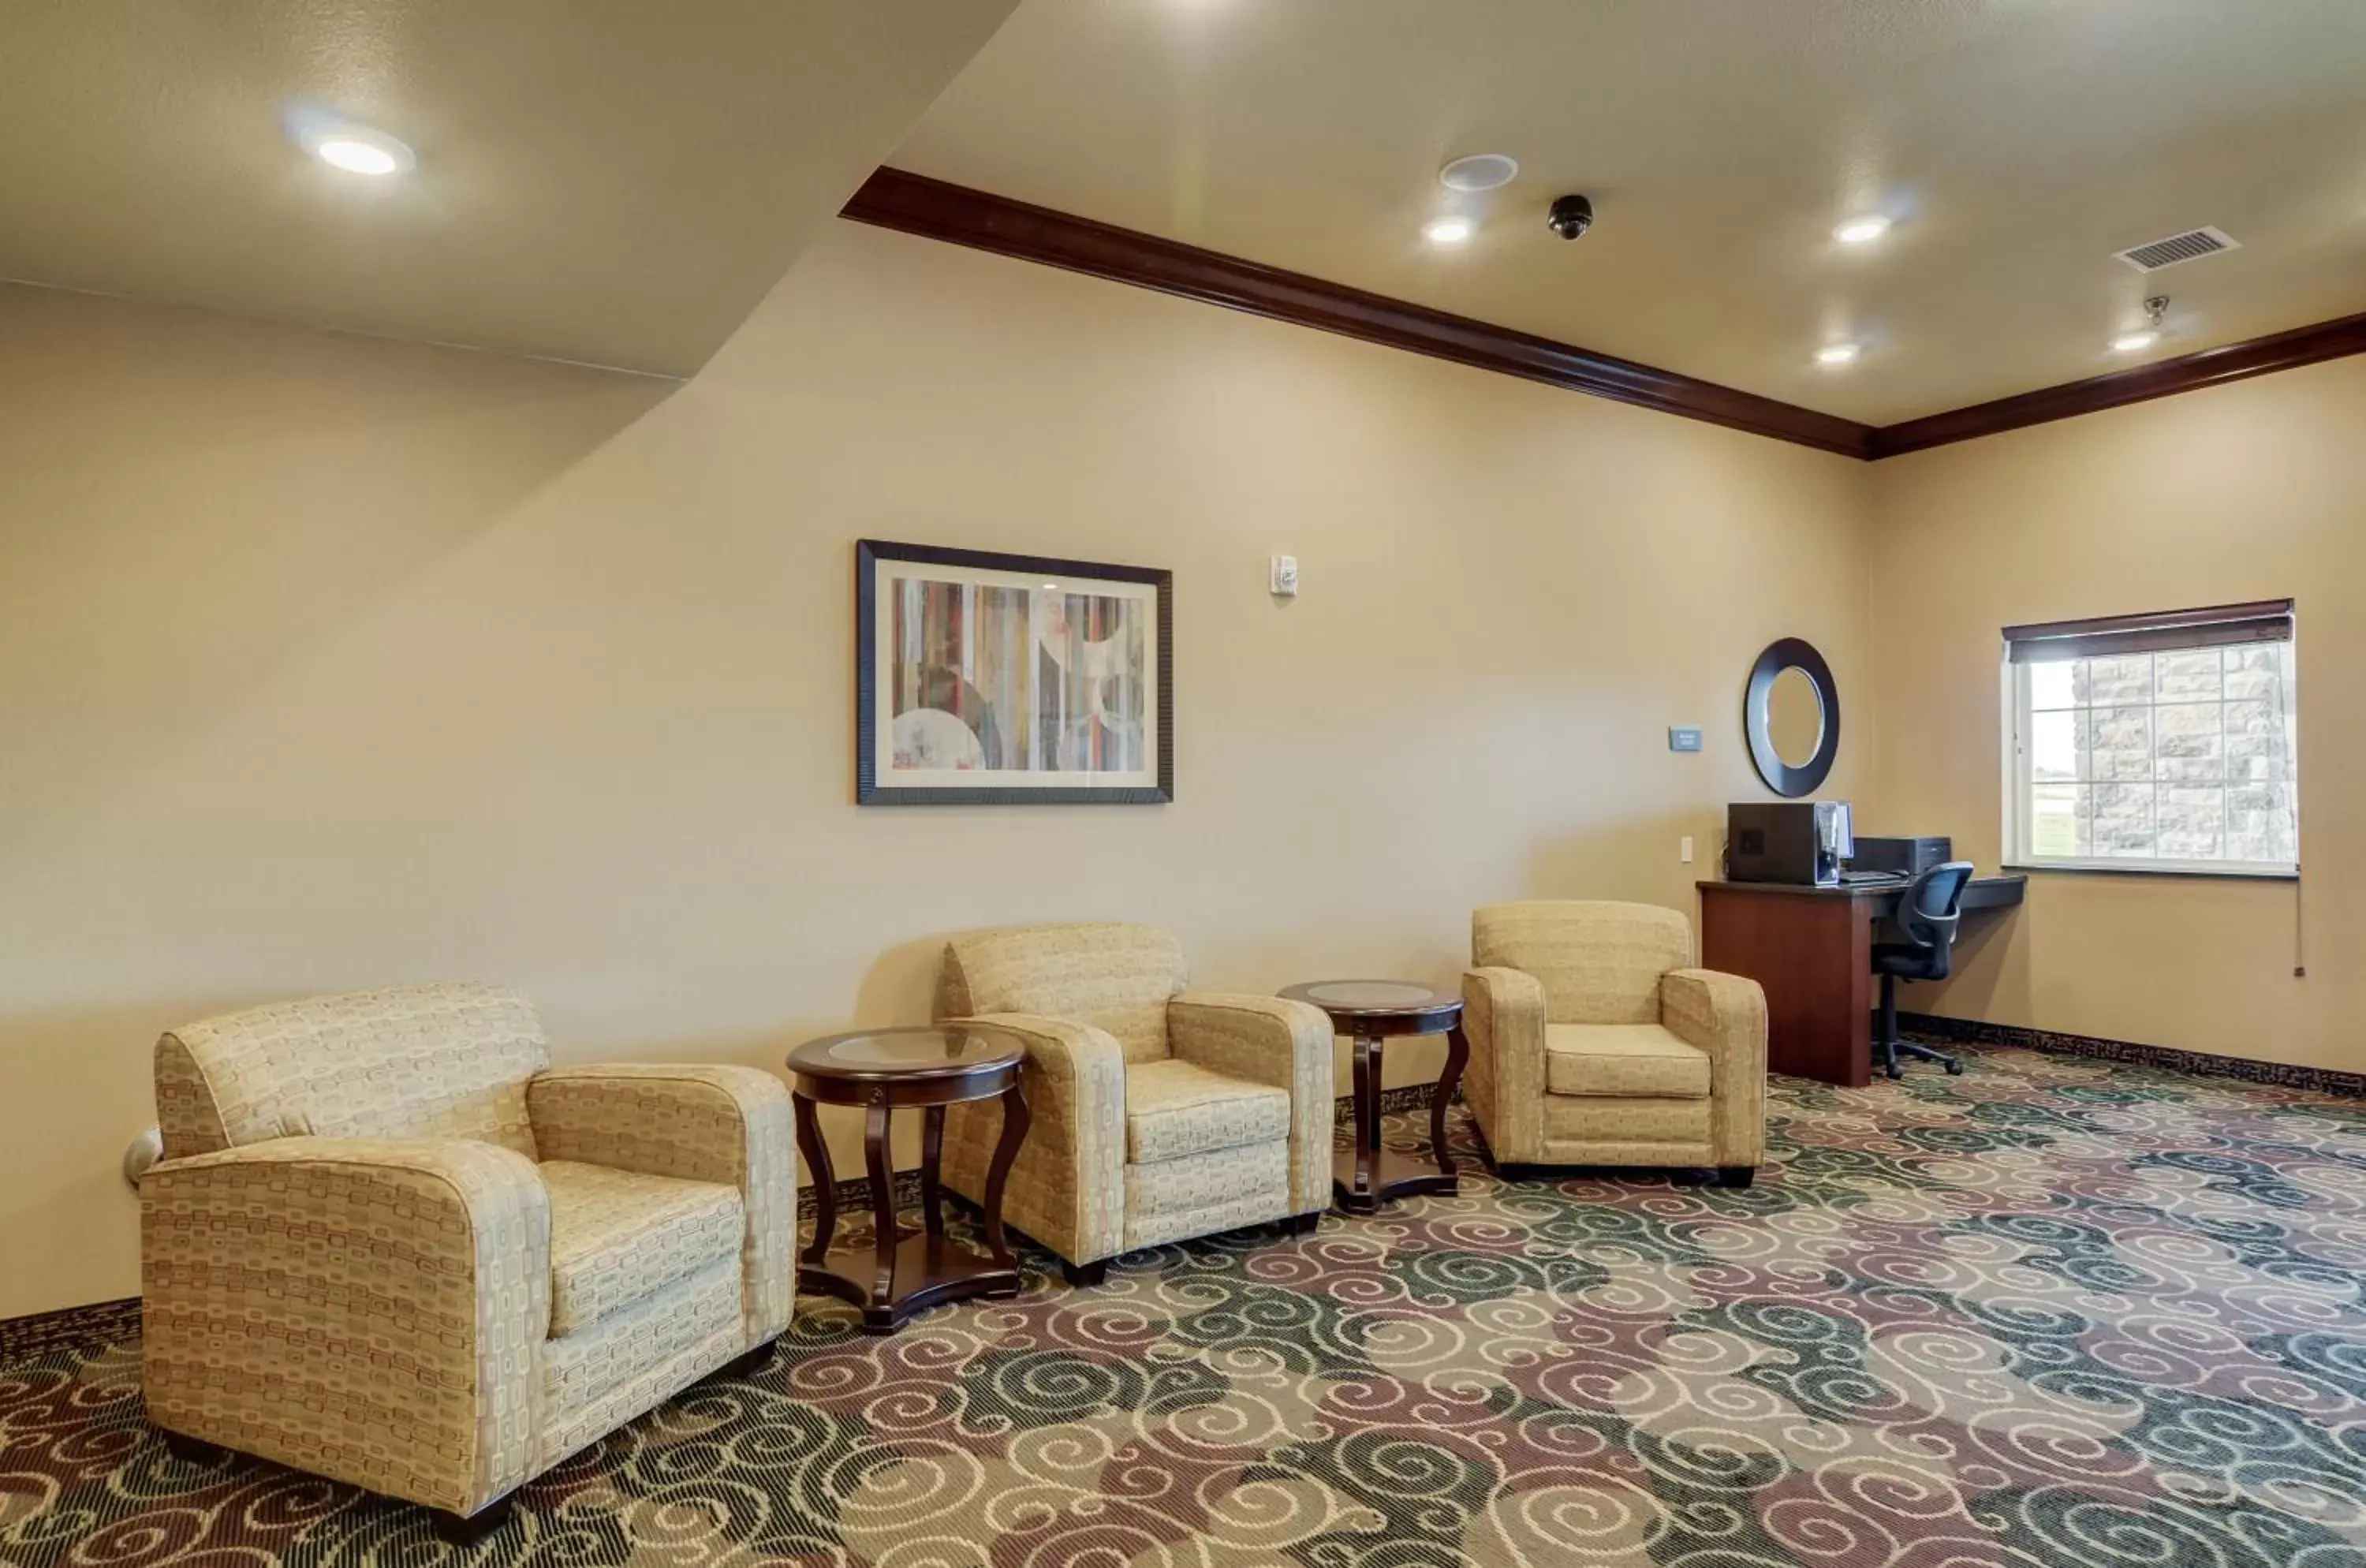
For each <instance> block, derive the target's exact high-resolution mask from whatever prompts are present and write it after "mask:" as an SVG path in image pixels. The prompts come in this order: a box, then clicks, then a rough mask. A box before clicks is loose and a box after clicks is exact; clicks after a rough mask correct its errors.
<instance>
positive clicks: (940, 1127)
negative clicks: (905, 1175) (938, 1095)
mask: <svg viewBox="0 0 2366 1568" xmlns="http://www.w3.org/2000/svg"><path fill="white" fill-rule="evenodd" d="M944 1162H945V1108H944V1107H943V1106H941V1105H931V1106H929V1108H928V1109H927V1110H926V1111H922V1112H921V1113H920V1223H921V1224H923V1225H925V1226H927V1227H928V1232H929V1235H933V1236H941V1235H944V1234H945V1208H944V1193H943V1191H942V1190H941V1189H940V1188H939V1187H938V1186H937V1172H938V1171H939V1170H940V1169H941V1168H943V1166H944Z"/></svg>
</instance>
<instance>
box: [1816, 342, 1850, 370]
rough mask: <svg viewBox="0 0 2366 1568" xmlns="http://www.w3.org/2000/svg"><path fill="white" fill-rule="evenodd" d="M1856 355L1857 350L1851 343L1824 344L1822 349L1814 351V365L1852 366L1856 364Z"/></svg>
mask: <svg viewBox="0 0 2366 1568" xmlns="http://www.w3.org/2000/svg"><path fill="white" fill-rule="evenodd" d="M1858 353H1859V350H1858V348H1857V345H1856V344H1853V343H1828V344H1824V346H1823V347H1821V348H1820V349H1818V350H1816V363H1817V364H1819V365H1854V364H1855V363H1856V356H1857V354H1858Z"/></svg>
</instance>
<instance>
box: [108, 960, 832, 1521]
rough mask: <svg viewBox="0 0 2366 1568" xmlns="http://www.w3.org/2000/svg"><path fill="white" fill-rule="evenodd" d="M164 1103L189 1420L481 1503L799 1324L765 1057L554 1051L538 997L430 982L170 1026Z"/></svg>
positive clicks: (154, 1314)
mask: <svg viewBox="0 0 2366 1568" xmlns="http://www.w3.org/2000/svg"><path fill="white" fill-rule="evenodd" d="M156 1101H157V1111H158V1119H159V1121H160V1122H162V1124H163V1134H164V1158H163V1160H162V1161H161V1162H160V1163H158V1164H156V1165H154V1166H152V1167H151V1168H149V1170H148V1171H147V1173H146V1174H145V1176H143V1177H142V1178H141V1183H140V1210H141V1294H142V1297H143V1300H142V1303H141V1317H142V1321H143V1325H144V1341H143V1346H142V1350H141V1359H142V1372H143V1380H144V1382H145V1384H146V1392H147V1398H148V1413H149V1415H150V1416H151V1417H152V1419H153V1420H154V1421H155V1422H156V1424H157V1425H158V1426H160V1427H163V1428H165V1429H166V1430H167V1431H168V1432H173V1433H177V1434H180V1435H182V1436H183V1437H185V1438H197V1439H199V1440H202V1441H204V1442H208V1443H216V1444H220V1445H221V1446H223V1447H226V1448H231V1449H239V1450H244V1451H245V1452H248V1453H253V1454H261V1455H264V1456H265V1457H266V1458H269V1459H274V1460H277V1461H281V1462H282V1463H286V1464H289V1465H293V1466H296V1467H298V1468H299V1469H302V1470H308V1471H313V1472H319V1473H321V1474H324V1475H330V1476H333V1477H335V1478H337V1479H338V1480H341V1481H347V1482H351V1483H354V1484H355V1485H358V1486H364V1487H367V1488H368V1489H370V1490H371V1491H374V1492H383V1493H387V1494H389V1495H393V1496H397V1497H402V1498H407V1499H409V1500H411V1501H412V1502H415V1503H423V1504H425V1505H427V1506H430V1507H434V1508H439V1509H443V1510H445V1511H446V1513H447V1514H449V1515H454V1516H459V1517H461V1518H463V1519H466V1518H467V1517H468V1516H476V1521H475V1523H476V1525H477V1527H478V1528H479V1529H481V1528H482V1527H483V1525H484V1524H485V1523H487V1522H488V1521H489V1520H490V1518H492V1517H498V1515H499V1513H500V1512H501V1510H498V1509H492V1508H490V1507H489V1505H490V1504H492V1503H494V1502H495V1501H496V1500H498V1499H501V1498H503V1497H505V1496H506V1495H508V1494H509V1493H511V1492H512V1491H513V1490H514V1489H515V1488H516V1487H518V1486H519V1485H521V1484H523V1483H525V1482H527V1481H529V1480H531V1479H533V1478H534V1477H535V1475H537V1474H539V1473H540V1472H543V1471H546V1470H547V1469H549V1468H550V1467H551V1466H552V1465H554V1464H557V1463H558V1461H560V1460H563V1459H565V1458H566V1457H567V1456H568V1455H569V1454H570V1453H573V1452H574V1451H575V1450H578V1449H580V1448H582V1447H584V1446H585V1445H586V1444H589V1443H591V1442H592V1441H594V1440H596V1439H597V1438H600V1437H602V1436H603V1435H604V1434H606V1433H607V1432H609V1431H610V1430H612V1429H613V1428H614V1427H618V1426H621V1425H623V1424H624V1423H625V1422H626V1421H629V1420H631V1419H632V1418H633V1417H634V1416H638V1415H640V1414H641V1413H642V1412H643V1411H646V1410H648V1409H649V1408H651V1407H652V1406H654V1405H656V1404H659V1403H661V1402H663V1401H664V1400H666V1399H667V1398H669V1397H670V1396H671V1395H672V1394H674V1393H677V1392H679V1391H680V1390H682V1388H684V1387H686V1386H688V1385H689V1384H690V1383H692V1382H696V1381H697V1380H698V1379H700V1378H702V1377H704V1376H705V1375H706V1374H707V1373H709V1372H712V1371H715V1370H716V1369H717V1368H719V1367H721V1366H723V1365H725V1364H726V1363H727V1362H729V1361H731V1360H733V1359H736V1358H738V1357H740V1356H742V1355H743V1354H745V1353H747V1352H749V1351H750V1350H752V1349H755V1348H759V1347H762V1346H765V1345H767V1344H769V1342H770V1341H771V1340H772V1339H773V1338H774V1337H776V1336H778V1335H779V1334H780V1332H781V1330H782V1329H783V1327H785V1326H786V1325H787V1324H788V1321H789V1314H790V1310H791V1306H792V1304H793V1297H794V1291H795V1284H796V1275H795V1261H794V1258H795V1241H796V1197H797V1190H796V1186H797V1174H796V1158H795V1155H794V1145H793V1144H792V1134H791V1129H790V1121H789V1098H788V1093H787V1090H786V1089H784V1088H783V1085H782V1083H781V1081H780V1080H779V1079H778V1078H776V1077H773V1076H772V1074H770V1073H768V1072H764V1071H762V1070H760V1069H759V1068H755V1067H747V1066H723V1067H699V1066H582V1067H563V1068H559V1069H557V1070H555V1071H554V1070H552V1069H551V1067H550V1061H549V1053H548V1050H547V1048H546V1045H545V1043H544V1041H543V1034H542V1026H541V1023H540V1021H538V1020H537V1019H536V1018H535V1011H534V1009H533V1008H532V1007H531V1006H529V1005H528V1004H527V1003H526V1001H525V1000H524V998H522V997H519V996H516V995H514V994H513V993H511V992H509V991H504V990H499V989H495V988H493V987H486V986H423V987H404V988H400V989H391V990H379V991H360V992H355V993H353V994H351V995H347V996H338V997H321V998H315V999H312V1000H310V1001H299V1002H288V1003H284V1004H281V1005H277V1006H273V1007H263V1008H256V1009H254V1010H252V1011H249V1012H242V1013H233V1014H231V1015H229V1016H226V1017H222V1018H215V1019H208V1020H207V1021H204V1022H202V1023H194V1024H190V1025H188V1026H187V1027H186V1028H183V1029H178V1030H175V1031H174V1032H172V1033H169V1034H167V1035H165V1036H164V1037H163V1039H162V1040H160V1041H158V1042H157V1044H156ZM448 1525H449V1521H447V1527H448ZM459 1529H460V1533H462V1534H464V1535H465V1534H466V1533H468V1527H467V1526H465V1525H464V1526H461V1527H459Z"/></svg>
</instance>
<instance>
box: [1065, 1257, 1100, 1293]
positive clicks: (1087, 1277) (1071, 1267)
mask: <svg viewBox="0 0 2366 1568" xmlns="http://www.w3.org/2000/svg"><path fill="white" fill-rule="evenodd" d="M1060 1272H1061V1273H1062V1274H1064V1275H1065V1276H1066V1277H1067V1280H1068V1283H1070V1284H1071V1285H1076V1286H1080V1287H1089V1286H1093V1285H1098V1284H1100V1283H1101V1282H1102V1281H1103V1280H1107V1279H1108V1278H1109V1259H1108V1258H1101V1259H1099V1260H1098V1261H1097V1262H1092V1263H1071V1262H1069V1261H1068V1260H1067V1259H1066V1258H1062V1259H1060Z"/></svg>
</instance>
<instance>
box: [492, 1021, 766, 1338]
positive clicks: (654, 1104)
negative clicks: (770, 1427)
mask: <svg viewBox="0 0 2366 1568" xmlns="http://www.w3.org/2000/svg"><path fill="white" fill-rule="evenodd" d="M525 1106H526V1117H527V1119H528V1120H529V1121H530V1122H533V1124H534V1137H535V1145H536V1146H538V1147H539V1148H540V1149H541V1150H542V1157H543V1158H545V1159H565V1160H580V1161H581V1162H583V1163H584V1164H586V1165H604V1166H608V1167H611V1168H614V1169H617V1170H632V1171H638V1172H640V1173H641V1174H642V1175H644V1176H671V1177H679V1178H681V1179H683V1180H687V1181H712V1182H716V1183H719V1184H721V1185H723V1186H726V1187H732V1188H737V1189H738V1192H739V1201H740V1205H741V1207H742V1208H743V1209H744V1210H745V1212H746V1213H747V1216H748V1229H747V1233H746V1235H745V1236H744V1237H743V1238H742V1240H741V1242H740V1247H739V1258H740V1278H741V1292H740V1315H741V1319H742V1323H743V1325H744V1328H745V1343H746V1345H747V1347H748V1348H751V1349H752V1348H755V1347H756V1346H759V1345H761V1344H763V1343H765V1342H766V1341H768V1340H770V1339H772V1338H773V1337H775V1336H777V1335H778V1334H779V1333H780V1332H781V1330H783V1329H784V1328H786V1327H787V1326H788V1325H789V1316H790V1314H791V1313H792V1312H793V1311H794V1309H795V1306H796V1291H797V1154H796V1129H795V1126H794V1122H793V1121H792V1119H791V1116H790V1113H789V1091H788V1088H787V1086H785V1085H784V1084H783V1083H782V1082H781V1080H780V1079H779V1078H777V1077H773V1076H772V1074H771V1073H769V1072H766V1071H765V1070H764V1069H763V1068H761V1067H749V1066H677V1065H669V1064H653V1063H626V1062H615V1063H602V1064H596V1065H590V1066H574V1067H557V1068H553V1069H551V1070H549V1071H547V1072H541V1073H536V1074H535V1076H534V1077H533V1078H532V1079H531V1080H529V1081H528V1082H527V1084H526V1089H525Z"/></svg>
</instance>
